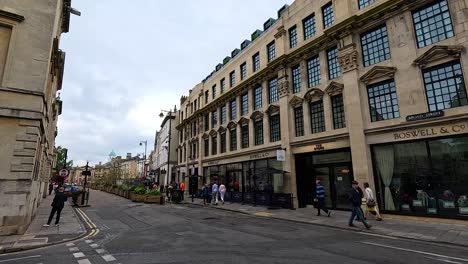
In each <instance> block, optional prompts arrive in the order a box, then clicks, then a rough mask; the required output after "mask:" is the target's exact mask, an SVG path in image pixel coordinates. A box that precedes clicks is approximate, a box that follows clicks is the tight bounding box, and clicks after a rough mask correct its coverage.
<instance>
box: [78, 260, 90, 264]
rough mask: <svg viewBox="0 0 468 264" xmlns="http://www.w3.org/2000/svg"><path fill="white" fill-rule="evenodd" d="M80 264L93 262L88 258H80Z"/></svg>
mask: <svg viewBox="0 0 468 264" xmlns="http://www.w3.org/2000/svg"><path fill="white" fill-rule="evenodd" d="M78 264H91V262H90V261H89V260H88V259H80V260H78Z"/></svg>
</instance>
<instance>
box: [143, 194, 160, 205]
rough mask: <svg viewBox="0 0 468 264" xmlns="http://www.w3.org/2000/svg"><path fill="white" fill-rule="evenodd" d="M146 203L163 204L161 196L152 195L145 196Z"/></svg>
mask: <svg viewBox="0 0 468 264" xmlns="http://www.w3.org/2000/svg"><path fill="white" fill-rule="evenodd" d="M145 203H157V204H160V203H161V195H150V194H146V195H145Z"/></svg>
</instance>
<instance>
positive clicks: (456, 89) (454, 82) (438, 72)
mask: <svg viewBox="0 0 468 264" xmlns="http://www.w3.org/2000/svg"><path fill="white" fill-rule="evenodd" d="M423 76H424V86H425V88H426V96H427V102H428V105H429V111H431V112H432V111H437V110H443V109H448V108H453V107H458V106H463V105H467V104H468V103H467V96H466V86H465V81H464V78H463V72H462V69H461V67H460V61H454V62H449V63H446V64H442V65H437V66H435V67H431V68H428V69H425V70H424V71H423Z"/></svg>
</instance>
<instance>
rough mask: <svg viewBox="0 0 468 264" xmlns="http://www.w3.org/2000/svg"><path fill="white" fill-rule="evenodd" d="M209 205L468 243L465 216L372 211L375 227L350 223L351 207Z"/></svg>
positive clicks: (188, 201) (187, 201)
mask: <svg viewBox="0 0 468 264" xmlns="http://www.w3.org/2000/svg"><path fill="white" fill-rule="evenodd" d="M183 203H184V204H191V203H192V200H191V198H190V197H186V198H185V200H184V201H183ZM194 204H195V205H198V206H203V200H201V199H195V200H194ZM206 207H209V208H214V209H220V210H227V211H233V212H237V213H243V214H249V215H253V216H258V217H268V218H274V219H280V220H286V221H293V222H298V223H304V224H313V225H323V226H328V227H333V228H341V229H348V230H358V231H360V232H367V233H370V234H377V235H383V236H390V237H398V238H405V239H416V240H421V241H427V242H437V243H447V244H453V245H460V246H468V221H463V220H452V219H441V218H428V217H410V216H400V215H385V214H383V215H382V217H383V218H384V220H383V221H381V222H377V221H375V217H373V216H371V215H370V216H369V219H368V223H370V224H371V225H372V228H371V229H369V230H367V229H365V228H364V226H363V225H362V223H359V222H355V223H354V224H355V226H356V227H357V228H354V227H349V226H348V219H349V216H350V212H348V211H336V210H334V211H332V213H331V216H330V217H326V216H324V214H322V216H316V214H317V211H316V209H314V208H313V207H312V206H308V207H307V208H299V209H296V210H290V209H273V210H269V209H268V208H266V207H263V206H253V205H242V204H239V203H230V202H226V203H225V204H224V205H222V204H221V203H218V205H209V206H206ZM322 213H323V212H322Z"/></svg>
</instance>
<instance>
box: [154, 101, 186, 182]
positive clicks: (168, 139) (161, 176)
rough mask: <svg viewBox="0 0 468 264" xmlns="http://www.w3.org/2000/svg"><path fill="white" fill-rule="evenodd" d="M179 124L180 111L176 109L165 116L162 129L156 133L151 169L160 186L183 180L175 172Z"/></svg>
mask: <svg viewBox="0 0 468 264" xmlns="http://www.w3.org/2000/svg"><path fill="white" fill-rule="evenodd" d="M178 124H179V117H178V111H177V109H176V108H174V109H173V111H171V112H170V113H168V114H167V115H166V116H164V120H163V121H162V123H161V128H160V130H159V131H157V132H156V137H155V142H154V147H155V149H154V151H153V155H152V167H151V169H152V171H153V173H154V181H155V182H156V183H158V184H170V183H171V182H174V181H176V182H180V181H181V180H182V178H180V175H179V174H177V171H176V170H174V166H176V164H177V150H176V149H177V146H178V140H177V135H178V132H177V129H176V126H177V125H178Z"/></svg>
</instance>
